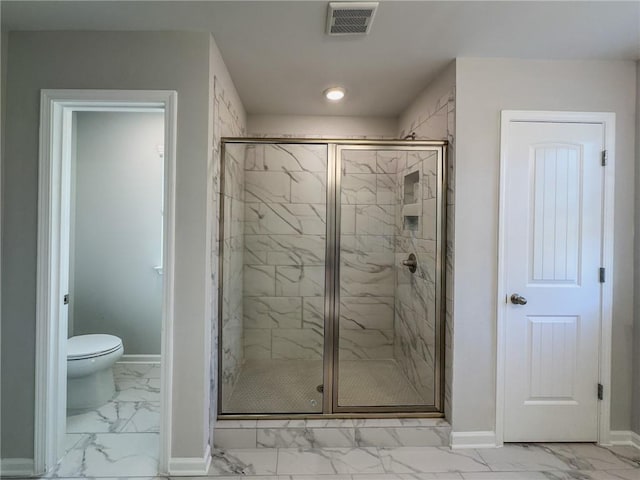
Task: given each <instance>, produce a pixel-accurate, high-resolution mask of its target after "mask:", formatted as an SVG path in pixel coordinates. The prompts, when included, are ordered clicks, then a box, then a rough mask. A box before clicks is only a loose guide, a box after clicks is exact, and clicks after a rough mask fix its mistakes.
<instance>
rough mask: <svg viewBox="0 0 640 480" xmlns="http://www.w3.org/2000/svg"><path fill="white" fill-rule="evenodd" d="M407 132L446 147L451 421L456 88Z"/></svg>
mask: <svg viewBox="0 0 640 480" xmlns="http://www.w3.org/2000/svg"><path fill="white" fill-rule="evenodd" d="M411 132H415V133H416V138H417V139H419V140H443V139H446V140H447V142H448V145H447V162H446V166H447V192H446V202H447V203H446V214H447V224H446V228H445V231H446V232H445V233H446V248H445V255H446V261H445V285H444V287H445V338H444V346H445V359H444V413H445V417H446V418H447V419H449V421H452V416H451V386H452V372H453V370H452V368H451V366H452V365H453V328H454V325H453V282H454V277H453V269H454V248H453V245H454V243H453V239H454V235H455V231H454V219H455V205H454V192H455V164H456V162H455V157H456V141H455V136H456V88H455V85H452V86H451V88H450V89H449V91H448V92H447V93H446V94H444V95H442V96H440V97H439V98H437V100H436V101H435V102H433V103H432V104H430V105H427V106H425V108H424V109H423V110H422V112H421V113H420V115H418V116H417V117H416V118H415V119H413V120H411V121H410V123H409V124H408V126H407V127H406V128H405V129H403V130H401V131H400V133H399V137H401V138H403V137H404V136H405V135H407V134H410V133H411Z"/></svg>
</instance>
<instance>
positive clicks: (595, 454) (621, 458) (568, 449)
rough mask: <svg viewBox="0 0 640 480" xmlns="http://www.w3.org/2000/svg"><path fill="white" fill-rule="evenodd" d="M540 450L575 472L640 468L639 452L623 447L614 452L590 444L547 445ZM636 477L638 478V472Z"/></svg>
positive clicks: (639, 475)
mask: <svg viewBox="0 0 640 480" xmlns="http://www.w3.org/2000/svg"><path fill="white" fill-rule="evenodd" d="M541 448H544V449H545V450H546V451H547V452H549V453H552V454H553V455H555V456H556V457H557V458H558V459H560V460H561V461H563V462H565V463H567V464H568V465H570V466H571V468H574V469H576V470H619V469H625V468H635V467H640V452H639V451H635V452H634V451H629V450H626V449H624V447H622V448H618V449H617V450H614V449H615V448H616V447H612V448H613V449H609V448H606V447H600V446H598V445H594V444H591V443H548V444H544V445H543V446H541ZM627 448H632V447H627ZM633 450H635V449H633ZM616 452H619V453H616ZM638 477H639V478H640V472H639V473H638Z"/></svg>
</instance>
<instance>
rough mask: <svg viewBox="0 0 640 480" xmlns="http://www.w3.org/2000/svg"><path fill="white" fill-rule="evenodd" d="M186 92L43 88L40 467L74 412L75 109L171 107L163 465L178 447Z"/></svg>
mask: <svg viewBox="0 0 640 480" xmlns="http://www.w3.org/2000/svg"><path fill="white" fill-rule="evenodd" d="M177 101H178V94H177V93H176V92H175V91H168V90H42V91H41V92H40V139H39V163H38V168H39V170H38V172H39V174H38V240H37V287H36V358H35V362H36V363H35V367H36V378H35V380H36V383H35V415H34V419H35V431H34V472H35V473H36V474H43V473H46V472H48V471H49V470H50V469H51V468H53V467H54V466H55V465H56V464H57V462H58V460H59V459H60V457H61V454H62V453H63V452H61V450H60V443H61V440H62V436H63V435H64V433H65V430H66V428H65V420H66V384H67V381H66V376H67V372H66V345H65V342H66V339H67V331H66V325H63V324H62V323H64V322H63V321H62V319H61V315H60V313H61V311H60V310H61V309H60V305H61V300H62V295H63V294H64V293H67V292H62V291H61V287H60V273H61V270H60V259H61V254H62V252H63V250H62V245H61V238H62V235H63V231H62V229H61V227H60V224H61V220H62V218H63V216H64V211H63V208H65V207H64V205H63V198H64V197H63V195H64V192H65V189H66V190H67V191H68V189H69V188H70V168H69V167H70V162H71V122H72V115H73V112H77V111H92V112H148V111H155V112H157V111H160V109H163V110H164V131H165V139H164V205H163V208H164V219H163V239H162V240H163V253H162V261H163V280H162V282H163V286H162V335H161V337H162V338H161V362H160V378H161V380H160V384H161V387H160V392H161V398H160V434H159V436H160V451H159V465H158V469H159V473H163V472H167V471H168V469H167V467H168V460H169V455H170V451H171V399H172V395H171V393H172V392H171V386H172V368H171V365H172V361H173V322H174V312H173V304H174V256H175V244H174V238H175V183H176V178H175V177H176V175H175V169H176V168H175V164H176V127H177Z"/></svg>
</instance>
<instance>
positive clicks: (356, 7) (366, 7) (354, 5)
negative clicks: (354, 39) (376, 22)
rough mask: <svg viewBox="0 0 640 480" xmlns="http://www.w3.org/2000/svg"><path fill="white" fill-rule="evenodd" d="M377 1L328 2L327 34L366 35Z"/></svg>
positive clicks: (369, 28)
mask: <svg viewBox="0 0 640 480" xmlns="http://www.w3.org/2000/svg"><path fill="white" fill-rule="evenodd" d="M377 8H378V2H329V9H328V11H327V34H328V35H367V34H368V33H369V30H371V24H372V23H373V17H374V15H375V13H376V9H377Z"/></svg>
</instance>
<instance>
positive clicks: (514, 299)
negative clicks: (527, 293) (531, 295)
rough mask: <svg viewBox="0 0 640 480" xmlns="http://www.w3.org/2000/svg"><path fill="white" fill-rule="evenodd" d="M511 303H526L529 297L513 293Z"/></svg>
mask: <svg viewBox="0 0 640 480" xmlns="http://www.w3.org/2000/svg"><path fill="white" fill-rule="evenodd" d="M511 303H513V304H514V305H526V304H527V299H526V298H524V297H523V296H522V295H518V294H517V293H514V294H513V295H511Z"/></svg>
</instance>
